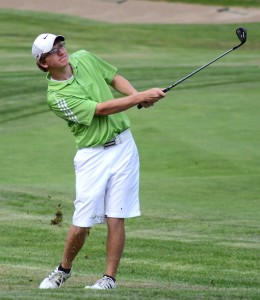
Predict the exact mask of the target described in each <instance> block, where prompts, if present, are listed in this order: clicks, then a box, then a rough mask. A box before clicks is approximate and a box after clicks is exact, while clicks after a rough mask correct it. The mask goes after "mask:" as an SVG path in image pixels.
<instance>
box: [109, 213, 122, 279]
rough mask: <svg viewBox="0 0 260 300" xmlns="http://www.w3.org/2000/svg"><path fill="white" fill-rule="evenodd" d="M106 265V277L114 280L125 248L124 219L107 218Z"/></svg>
mask: <svg viewBox="0 0 260 300" xmlns="http://www.w3.org/2000/svg"><path fill="white" fill-rule="evenodd" d="M107 227H108V233H107V265H106V272H105V274H106V275H109V276H112V277H114V278H115V276H116V273H117V268H118V266H119V262H120V259H121V256H122V253H123V250H124V246H125V227H124V219H119V218H107Z"/></svg>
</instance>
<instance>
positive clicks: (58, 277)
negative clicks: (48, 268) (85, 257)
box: [48, 269, 67, 286]
mask: <svg viewBox="0 0 260 300" xmlns="http://www.w3.org/2000/svg"><path fill="white" fill-rule="evenodd" d="M66 275H67V274H66V273H64V272H62V271H59V270H57V269H56V270H54V271H52V272H51V274H50V275H49V276H48V277H49V280H53V281H54V282H55V283H56V284H57V285H58V286H60V285H61V284H62V283H63V282H64V281H65V280H66V277H65V276H66Z"/></svg>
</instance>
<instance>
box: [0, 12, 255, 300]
mask: <svg viewBox="0 0 260 300" xmlns="http://www.w3.org/2000/svg"><path fill="white" fill-rule="evenodd" d="M0 25H1V26H0V44H1V47H0V66H1V70H0V86H1V99H0V101H1V102H0V103H1V106H0V110H1V119H0V122H1V127H0V128H1V148H0V151H1V152H0V154H1V172H0V200H1V210H0V234H1V242H0V253H1V255H0V267H1V276H0V299H23V300H49V299H73V300H76V299H118V300H122V299H129V300H133V299H136V300H139V299H160V300H162V299H181V300H182V299H211V300H213V299H230V300H234V299H250V300H251V299H260V285H259V282H260V251H259V250H260V204H259V203H260V196H259V195H260V163H259V162H260V151H259V149H260V131H259V129H260V118H259V111H260V101H259V82H260V56H259V47H260V31H259V25H260V24H259V23H253V24H232V25H214V26H213V25H207V26H205V25H111V24H105V23H98V22H94V21H88V20H85V19H80V18H76V17H67V16H62V15H54V14H46V13H44V14H42V13H32V12H22V11H20V12H15V11H8V10H1V11H0ZM241 25H243V26H245V27H246V28H247V30H248V42H247V43H246V44H245V45H244V46H243V47H241V48H240V49H238V50H236V51H234V52H232V53H230V54H229V55H227V56H226V57H224V58H222V59H221V60H219V61H218V62H216V63H214V64H212V65H211V66H210V67H208V68H206V69H205V70H203V71H201V72H200V73H198V74H196V75H195V76H193V77H192V78H190V79H188V80H187V81H185V82H183V83H182V84H181V85H179V86H178V87H176V88H175V89H173V90H171V91H170V92H168V93H167V97H166V99H165V100H163V101H161V102H159V103H157V105H156V106H155V107H153V108H151V109H141V110H138V109H136V108H132V109H131V110H129V113H128V115H129V116H130V118H131V121H132V132H133V134H134V136H135V139H136V142H137V145H138V148H139V152H140V158H141V190H140V197H141V205H142V213H143V215H142V217H141V218H136V219H131V220H128V221H127V222H126V230H127V237H128V239H127V243H126V248H125V251H124V255H123V258H122V262H121V266H120V269H119V273H118V287H119V288H118V289H117V290H115V291H112V292H102V291H85V290H84V286H85V285H87V284H91V283H93V282H94V281H95V280H97V279H98V278H99V276H100V275H101V274H102V273H103V271H104V264H105V237H106V227H105V226H96V227H95V228H93V230H92V232H91V234H90V236H89V239H88V240H87V242H86V244H85V246H84V248H83V249H82V251H81V252H80V254H79V256H78V257H77V259H76V261H75V264H74V274H73V276H72V278H71V279H70V280H69V281H68V282H67V283H66V284H65V285H64V286H63V287H62V288H61V289H59V290H54V291H48V290H47V291H42V290H39V289H38V285H39V283H40V282H41V280H42V279H43V278H44V277H45V275H47V274H48V273H49V272H50V271H51V270H52V269H53V268H54V267H56V265H57V264H58V263H59V262H60V259H61V254H62V251H63V245H64V242H65V238H66V232H67V229H68V226H69V224H70V222H71V217H72V213H73V201H74V170H73V157H74V155H75V151H76V150H75V145H74V140H73V136H72V135H71V133H70V132H69V129H68V128H67V125H66V123H65V122H64V121H62V120H59V119H58V118H57V117H55V116H54V115H53V114H52V113H51V112H50V111H49V109H48V108H47V105H46V99H45V91H46V82H45V74H44V73H42V72H40V71H39V70H38V69H37V67H36V66H35V63H34V61H33V59H32V57H31V44H32V42H33V40H34V39H35V37H36V36H37V35H38V34H40V33H43V32H48V31H50V32H54V33H57V34H63V35H65V37H66V40H67V49H68V51H69V52H73V51H75V50H78V49H82V48H84V49H87V50H89V51H91V52H94V53H96V54H97V55H99V56H101V57H103V58H104V59H106V60H107V61H109V62H111V63H112V64H114V65H116V66H117V67H118V69H119V73H120V74H122V75H124V76H126V77H127V78H128V79H129V80H130V81H131V82H132V83H133V84H134V85H135V86H136V87H137V88H138V89H139V90H143V89H147V88H150V87H154V86H157V87H162V88H164V87H166V86H168V85H170V84H171V83H173V82H175V81H177V80H178V79H180V78H182V77H184V76H185V75H187V74H188V73H190V72H192V71H193V70H195V69H197V68H199V67H200V66H202V65H204V64H205V63H207V62H208V61H210V60H212V59H214V58H215V57H217V56H219V55H220V54H222V53H224V52H225V51H227V50H228V49H230V48H232V47H233V46H235V45H237V44H239V41H238V39H237V37H236V34H235V30H236V28H237V27H239V26H241ZM115 96H118V95H117V94H115ZM58 205H61V206H62V210H63V213H64V220H63V223H62V225H61V226H53V225H51V220H52V219H53V218H54V214H55V211H56V207H57V206H58Z"/></svg>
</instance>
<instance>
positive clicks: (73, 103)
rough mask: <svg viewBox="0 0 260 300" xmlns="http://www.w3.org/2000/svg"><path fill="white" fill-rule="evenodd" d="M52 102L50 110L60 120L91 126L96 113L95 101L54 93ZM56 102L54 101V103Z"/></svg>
mask: <svg viewBox="0 0 260 300" xmlns="http://www.w3.org/2000/svg"><path fill="white" fill-rule="evenodd" d="M51 97H53V99H52V101H48V105H49V107H50V109H51V110H52V111H53V112H54V113H55V114H56V115H57V116H58V117H60V118H62V119H64V120H66V121H68V122H69V121H71V122H73V123H78V124H83V125H87V126H89V125H90V124H91V122H92V119H93V117H94V114H95V111H96V105H97V103H96V102H95V101H91V100H87V99H81V98H76V97H73V96H71V97H68V96H67V97H64V96H63V95H61V94H59V93H56V92H55V93H54V94H53V95H52V96H51ZM53 100H54V101H53Z"/></svg>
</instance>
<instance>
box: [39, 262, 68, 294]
mask: <svg viewBox="0 0 260 300" xmlns="http://www.w3.org/2000/svg"><path fill="white" fill-rule="evenodd" d="M70 276H71V271H70V272H69V273H68V274H67V273H65V272H63V271H59V270H58V267H57V268H56V269H55V270H54V271H52V272H51V274H50V275H48V276H47V277H46V278H45V279H44V280H43V281H42V283H41V284H40V286H39V288H40V289H57V288H60V287H61V286H62V284H63V283H64V282H65V281H66V280H67V279H68V278H69V277H70Z"/></svg>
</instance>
